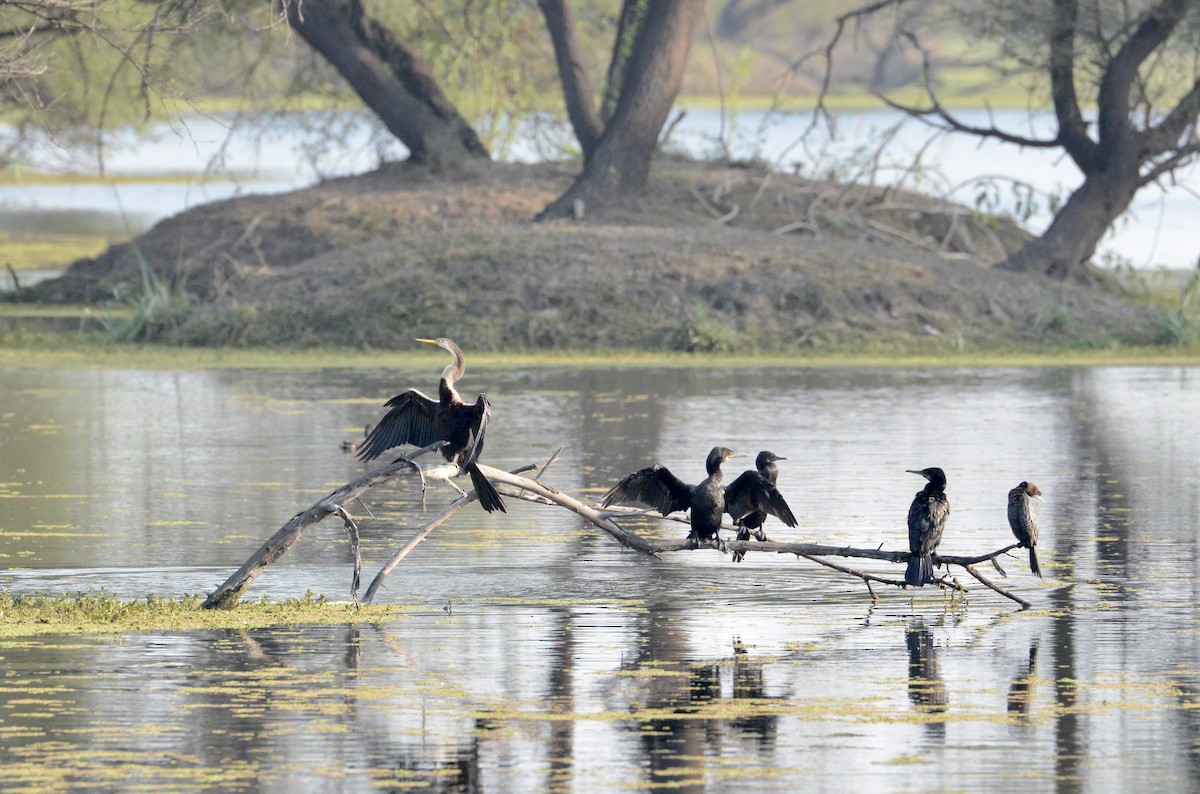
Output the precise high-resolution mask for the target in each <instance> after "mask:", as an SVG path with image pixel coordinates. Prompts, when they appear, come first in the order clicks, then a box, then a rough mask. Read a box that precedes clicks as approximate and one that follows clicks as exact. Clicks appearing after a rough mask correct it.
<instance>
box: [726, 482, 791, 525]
mask: <svg viewBox="0 0 1200 794" xmlns="http://www.w3.org/2000/svg"><path fill="white" fill-rule="evenodd" d="M758 511H762V512H764V513H770V514H771V515H773V516H775V517H776V518H778V519H779V520H780V521H782V522H783V523H785V524H787V525H788V526H789V527H794V526H796V517H795V516H794V515H792V509H791V508H790V507H788V503H787V502H786V501H785V500H784V498H783V494H781V493H780V492H779V489H778V488H776V487H775V484H774V483H772V482H771V481H770V480H768V479H767V478H766V477H764V476H762V475H761V474H759V473H758V472H757V471H753V470H747V471H744V472H742V473H741V474H739V475H738V478H737V479H736V480H734V481H733V482H731V483H730V484H729V487H728V488H726V489H725V512H726V513H728V514H729V515H731V516H733V520H734V521H738V520H739V519H741V518H744V517H745V516H748V515H749V514H751V513H754V512H758Z"/></svg>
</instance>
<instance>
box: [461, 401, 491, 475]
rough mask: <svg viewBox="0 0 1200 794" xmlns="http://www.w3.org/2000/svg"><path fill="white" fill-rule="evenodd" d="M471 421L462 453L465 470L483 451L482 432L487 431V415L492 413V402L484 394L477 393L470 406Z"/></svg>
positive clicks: (462, 467)
mask: <svg viewBox="0 0 1200 794" xmlns="http://www.w3.org/2000/svg"><path fill="white" fill-rule="evenodd" d="M471 409H472V410H471V413H472V417H471V419H472V421H471V427H470V429H469V430H468V431H467V449H466V452H464V453H463V459H462V466H461V467H460V468H461V469H463V470H466V469H467V468H468V467H469V466H470V465H471V464H472V463H474V462H475V461H476V460H477V459H478V458H479V455H480V453H482V452H483V434H484V433H485V432H487V423H488V417H490V416H491V415H492V404H491V403H490V402H488V398H487V395H486V394H481V395H479V399H478V400H476V401H475V405H473V406H471Z"/></svg>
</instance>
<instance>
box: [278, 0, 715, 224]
mask: <svg viewBox="0 0 1200 794" xmlns="http://www.w3.org/2000/svg"><path fill="white" fill-rule="evenodd" d="M278 2H279V3H280V4H281V6H280V7H281V9H282V11H283V12H284V15H285V17H286V19H287V21H288V24H289V25H290V26H291V27H292V28H293V29H295V30H296V31H297V32H298V33H299V34H300V35H301V37H302V38H304V40H305V41H306V42H308V43H309V44H310V45H311V46H312V47H313V48H314V49H315V50H316V51H317V52H319V53H320V54H321V56H322V57H323V58H325V59H326V60H327V61H328V62H329V63H330V64H331V65H332V66H333V67H334V68H335V69H336V70H337V71H338V73H339V74H340V75H341V76H342V78H344V79H345V80H346V82H347V83H348V84H349V85H350V86H351V87H352V88H353V90H354V91H355V93H356V94H358V96H359V97H360V98H361V99H362V101H363V102H364V103H365V104H366V106H367V107H368V108H369V109H370V110H371V111H372V112H374V113H375V114H376V115H377V116H379V118H380V119H381V120H382V121H383V122H384V124H385V126H386V127H387V128H388V129H389V130H390V131H391V132H392V133H393V134H394V135H396V137H397V138H399V139H400V141H401V142H403V143H404V144H405V145H406V146H407V147H408V148H409V150H410V152H411V156H412V158H413V159H414V160H417V161H419V162H423V163H428V164H431V165H436V166H452V165H455V164H459V163H463V162H466V161H472V160H475V161H479V160H487V159H488V158H489V154H488V152H487V149H486V148H485V147H484V145H483V144H482V143H481V142H480V139H479V137H478V136H477V135H476V134H475V132H474V130H473V129H472V128H471V125H470V124H469V123H468V122H467V121H466V119H465V118H464V117H463V115H462V114H460V113H459V112H458V110H457V109H456V108H455V106H454V104H453V103H452V102H451V101H450V100H448V99H447V97H446V95H445V94H444V93H443V91H442V89H441V87H440V85H439V82H438V79H437V78H436V77H435V75H434V73H433V70H432V69H431V68H430V67H429V66H428V65H427V64H426V62H425V61H424V60H423V59H422V58H421V57H420V56H419V55H418V54H417V50H416V48H415V47H414V46H412V45H411V44H409V43H408V42H406V41H405V39H404V37H403V34H401V33H399V32H397V31H394V30H392V29H390V28H388V27H387V26H386V25H385V24H384V23H383V22H382V21H381V20H380V19H379V18H377V17H374V16H372V15H371V14H370V13H369V12H368V10H367V9H366V8H365V7H364V4H363V2H362V0H320V2H315V0H278ZM540 5H541V8H542V13H543V17H544V20H545V24H546V29H547V31H548V32H549V39H550V41H551V42H552V44H553V46H554V52H555V57H556V62H557V66H558V72H559V77H560V84H561V87H562V90H563V96H564V98H565V104H566V107H567V111H568V117H569V119H570V120H571V122H572V126H573V129H574V131H575V134H576V137H577V139H578V141H579V144H580V149H581V151H582V152H583V154H584V161H585V166H584V170H583V173H582V174H581V175H580V178H579V179H578V181H577V182H576V183H575V185H574V186H573V187H572V188H571V190H570V192H569V193H568V194H567V195H565V196H564V197H563V198H561V199H560V200H558V201H556V202H554V203H553V204H552V205H551V206H550V207H548V208H547V209H546V211H545V212H544V213H543V217H554V216H556V215H561V214H565V213H566V212H569V211H570V210H571V208H573V207H576V206H578V203H579V202H580V201H583V202H585V203H587V204H590V205H592V206H595V205H598V204H603V203H604V202H606V201H611V200H613V199H615V198H618V197H620V196H623V195H627V194H630V193H636V192H638V191H641V190H643V189H644V188H645V185H646V182H647V179H648V176H649V168H650V161H651V159H652V155H653V153H654V151H655V148H656V146H657V143H658V136H659V134H660V132H661V130H662V127H663V125H664V123H665V122H666V119H667V116H668V114H669V113H670V109H671V105H672V104H673V103H674V101H675V97H676V94H677V93H678V91H679V86H680V84H681V81H682V77H683V71H684V67H685V65H686V63H687V56H688V52H689V50H690V47H691V44H692V40H693V39H694V37H695V33H696V27H697V24H698V22H699V20H700V15H701V14H702V13H703V9H704V3H703V0H624V1H623V3H622V5H621V10H620V13H619V14H618V16H617V19H616V21H615V24H614V30H615V32H614V36H613V38H614V44H613V47H612V56H611V59H610V63H609V67H608V71H607V86H606V88H605V89H604V91H603V92H597V90H596V89H595V84H596V82H595V80H593V78H592V74H591V70H590V67H589V65H588V63H587V55H586V52H585V50H584V47H583V45H582V44H581V41H580V37H579V31H578V29H577V26H576V22H575V15H574V14H573V12H572V8H571V6H570V5H568V2H567V0H543V1H542V2H541V3H540Z"/></svg>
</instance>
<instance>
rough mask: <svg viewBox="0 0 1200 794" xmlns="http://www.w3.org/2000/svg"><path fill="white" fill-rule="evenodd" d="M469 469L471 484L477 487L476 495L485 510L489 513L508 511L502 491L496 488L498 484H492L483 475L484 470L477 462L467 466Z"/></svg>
mask: <svg viewBox="0 0 1200 794" xmlns="http://www.w3.org/2000/svg"><path fill="white" fill-rule="evenodd" d="M467 471H468V472H469V473H470V475H471V485H472V486H474V488H475V495H476V496H478V497H479V504H480V505H481V506H482V507H483V509H484V510H486V511H488V512H489V513H494V512H496V511H497V510H499V511H500V512H501V513H507V512H508V508H507V507H505V505H504V500H503V499H502V498H500V492H499V491H497V490H496V486H494V485H492V483H491V481H490V480H489V479H488V478H487V477H484V476H483V472H481V471H480V470H479V467H478V466H476V465H475V464H473V463H472V464H471V465H470V466H468V467H467Z"/></svg>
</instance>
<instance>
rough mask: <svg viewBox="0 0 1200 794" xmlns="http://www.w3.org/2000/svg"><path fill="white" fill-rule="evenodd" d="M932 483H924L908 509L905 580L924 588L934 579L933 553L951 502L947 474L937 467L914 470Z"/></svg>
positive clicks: (909, 471)
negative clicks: (909, 553)
mask: <svg viewBox="0 0 1200 794" xmlns="http://www.w3.org/2000/svg"><path fill="white" fill-rule="evenodd" d="M907 471H908V473H909V474H919V475H921V476H922V477H924V478H925V479H926V480H928V481H929V482H927V483H925V487H924V488H922V489H921V490H920V491H919V492H918V493H917V495H916V496H915V497H914V498H913V501H912V504H911V505H910V506H909V508H908V550H909V552H911V554H912V556H910V557H909V558H908V568H907V569H906V570H905V571H904V581H905V582H907V583H908V584H910V585H913V586H914V587H922V586H924V585H926V584H928V583H930V582H932V581H933V552H934V551H936V550H937V547H938V544H939V543H941V542H942V532H943V531H944V530H945V529H946V517H947V516H949V515H950V502H949V501H948V500H947V499H946V473H945V472H944V471H942V470H941V469H939V468H937V467H931V468H928V469H921V470H920V471H914V470H913V469H907Z"/></svg>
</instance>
